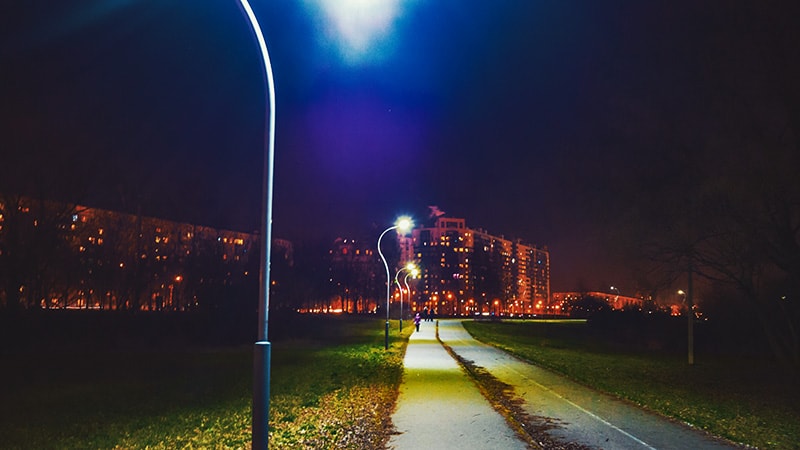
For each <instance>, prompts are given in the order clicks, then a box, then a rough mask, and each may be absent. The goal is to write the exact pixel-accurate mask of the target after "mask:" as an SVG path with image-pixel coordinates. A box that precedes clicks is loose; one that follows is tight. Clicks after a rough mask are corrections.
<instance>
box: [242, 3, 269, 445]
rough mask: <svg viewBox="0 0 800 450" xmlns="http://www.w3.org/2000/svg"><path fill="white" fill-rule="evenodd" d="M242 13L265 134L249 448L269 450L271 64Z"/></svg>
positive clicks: (256, 28)
mask: <svg viewBox="0 0 800 450" xmlns="http://www.w3.org/2000/svg"><path fill="white" fill-rule="evenodd" d="M239 3H240V5H241V7H242V11H243V12H244V14H245V16H247V19H248V21H249V22H250V26H251V27H252V29H253V33H254V34H255V38H256V41H257V42H258V48H259V50H260V51H261V57H262V60H263V64H264V74H263V75H264V77H265V78H266V80H265V81H266V84H267V103H268V105H269V106H268V110H267V119H266V122H267V127H266V128H267V131H266V136H265V141H266V145H265V149H264V176H263V182H262V183H263V184H262V204H263V205H264V211H263V214H262V217H261V264H260V270H259V276H258V279H259V302H258V341H257V342H256V343H255V346H254V350H253V353H254V354H253V423H252V426H253V431H252V448H253V449H254V450H255V449H267V448H269V381H270V380H269V378H270V363H271V362H270V358H271V344H270V342H269V340H268V338H269V333H268V326H269V286H270V273H269V268H270V267H269V265H270V254H271V245H272V185H273V168H274V159H275V158H274V155H275V83H274V80H273V78H272V64H271V63H270V59H269V52H268V51H267V44H266V41H265V40H264V34H263V33H262V32H261V25H259V23H258V20H257V19H256V16H255V13H253V9H252V8H251V7H250V3H249V2H248V1H247V0H239Z"/></svg>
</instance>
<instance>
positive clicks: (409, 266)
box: [394, 262, 417, 331]
mask: <svg viewBox="0 0 800 450" xmlns="http://www.w3.org/2000/svg"><path fill="white" fill-rule="evenodd" d="M404 270H405V271H408V274H406V278H405V279H404V280H403V281H404V282H405V285H406V291H408V275H411V273H412V272H413V271H416V270H417V266H416V264H414V263H413V262H410V263H408V264H406V265H405V267H401V268H400V270H398V271H397V273H395V274H394V283H395V284H396V285H397V289H399V290H400V331H403V287H402V286H400V281H399V280H398V279H397V278H398V277H399V276H400V272H402V271H404ZM410 300H411V296H410V292H409V301H410ZM409 304H410V303H409Z"/></svg>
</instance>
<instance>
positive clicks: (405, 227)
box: [378, 216, 414, 350]
mask: <svg viewBox="0 0 800 450" xmlns="http://www.w3.org/2000/svg"><path fill="white" fill-rule="evenodd" d="M413 227H414V222H413V221H412V220H411V218H410V217H408V216H402V217H400V218H398V219H397V221H395V223H394V225H392V226H391V227H389V228H387V229H385V230H383V233H381V235H380V236H379V237H378V254H379V255H380V256H381V260H382V261H383V266H384V267H385V268H386V333H385V334H386V336H385V339H384V349H385V350H389V300H390V296H391V292H390V291H391V287H392V278H391V275H390V274H389V264H388V263H387V262H386V258H385V257H384V256H383V252H382V251H381V239H383V236H384V235H385V234H386V233H388V232H389V231H391V230H397V233H398V234H406V233H408V232H409V231H410V230H411V228H413Z"/></svg>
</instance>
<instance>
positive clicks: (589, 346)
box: [464, 321, 800, 449]
mask: <svg viewBox="0 0 800 450" xmlns="http://www.w3.org/2000/svg"><path fill="white" fill-rule="evenodd" d="M464 326H465V327H466V328H467V330H468V331H469V332H470V333H471V334H472V335H473V336H475V337H476V338H477V339H479V340H481V341H483V342H486V343H489V344H492V345H495V346H497V347H500V348H503V349H505V350H507V351H509V352H511V353H514V354H516V355H518V356H520V357H522V358H524V359H527V360H530V361H533V362H535V363H537V364H539V365H541V366H544V367H547V368H549V369H551V370H553V371H555V372H559V373H562V374H564V375H566V376H567V377H569V378H571V379H573V380H576V381H578V382H580V383H583V384H585V385H588V386H591V387H594V388H596V389H598V390H601V391H605V392H608V393H611V394H614V395H616V396H619V397H621V398H624V399H628V400H630V401H632V402H634V403H637V404H639V405H642V406H645V407H647V408H649V409H652V410H654V411H658V412H660V413H663V414H665V415H667V416H670V417H674V418H676V419H678V420H681V421H684V422H688V423H690V424H692V425H694V426H696V427H699V428H702V429H705V430H708V431H709V432H711V433H713V434H716V435H718V436H723V437H726V438H728V439H730V440H732V441H734V442H740V443H745V444H747V445H751V446H755V447H758V448H774V449H797V448H798V445H800V402H798V400H800V395H799V394H798V390H799V389H798V385H797V382H796V380H795V379H794V378H792V376H791V374H789V373H786V372H785V371H782V370H780V369H779V368H778V367H777V366H774V365H772V364H770V363H768V362H766V361H764V360H761V359H759V360H754V359H744V358H735V357H732V356H727V357H720V356H710V355H705V354H698V355H697V357H696V364H695V365H693V366H689V365H688V364H687V363H686V357H685V356H684V355H680V354H675V353H670V352H663V351H645V350H641V349H633V348H628V349H626V348H624V347H621V346H620V345H619V343H618V342H613V343H612V342H610V341H609V340H606V339H604V336H603V335H602V334H598V333H595V332H593V331H592V330H591V328H590V327H589V326H588V325H587V324H586V323H585V322H578V323H546V322H492V323H485V322H469V321H468V322H465V323H464Z"/></svg>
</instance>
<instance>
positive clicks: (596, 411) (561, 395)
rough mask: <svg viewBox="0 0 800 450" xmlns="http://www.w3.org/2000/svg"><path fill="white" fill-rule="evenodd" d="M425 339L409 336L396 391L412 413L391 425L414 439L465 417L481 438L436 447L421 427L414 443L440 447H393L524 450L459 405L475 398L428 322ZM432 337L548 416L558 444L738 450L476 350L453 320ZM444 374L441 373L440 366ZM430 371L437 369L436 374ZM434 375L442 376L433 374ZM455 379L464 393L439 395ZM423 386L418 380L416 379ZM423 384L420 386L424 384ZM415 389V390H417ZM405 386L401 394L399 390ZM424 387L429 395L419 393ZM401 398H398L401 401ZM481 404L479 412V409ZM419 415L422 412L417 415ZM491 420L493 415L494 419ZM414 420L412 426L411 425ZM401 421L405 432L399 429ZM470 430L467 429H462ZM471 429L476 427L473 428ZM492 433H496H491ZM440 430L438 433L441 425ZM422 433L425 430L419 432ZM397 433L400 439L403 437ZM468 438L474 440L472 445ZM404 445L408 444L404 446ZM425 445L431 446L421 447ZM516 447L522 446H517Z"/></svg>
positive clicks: (472, 405)
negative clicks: (471, 419)
mask: <svg viewBox="0 0 800 450" xmlns="http://www.w3.org/2000/svg"><path fill="white" fill-rule="evenodd" d="M423 325H425V326H426V328H427V329H426V330H423V331H424V333H419V335H415V336H413V337H412V338H413V340H412V341H410V342H409V347H408V350H407V351H408V353H407V354H406V364H409V365H407V366H406V378H405V380H404V385H403V387H401V394H400V399H399V406H400V407H401V408H406V407H409V406H410V405H409V404H411V403H413V411H417V412H418V413H417V415H416V416H413V411H412V416H411V417H403V416H404V415H406V414H408V413H407V412H405V411H404V412H403V415H401V414H399V413H400V412H401V410H400V408H399V409H398V415H396V416H395V417H393V419H395V418H396V419H398V420H399V419H401V418H402V419H403V422H395V423H396V425H398V428H399V429H400V430H401V431H405V430H410V432H411V433H413V432H414V431H415V429H416V427H418V426H420V425H419V422H425V421H430V423H432V424H447V425H448V426H451V421H452V426H455V427H457V428H462V427H463V426H464V425H463V423H465V422H458V421H463V420H464V419H465V418H467V417H469V416H470V415H471V414H478V415H479V417H481V418H482V419H486V420H487V421H486V422H483V421H482V422H481V424H480V426H481V427H482V428H481V429H482V435H483V436H484V439H483V440H480V441H478V440H477V437H472V436H470V435H466V436H465V437H467V439H468V442H467V443H466V444H462V443H461V442H458V441H456V442H455V443H454V445H452V446H449V445H445V446H443V445H442V442H443V441H444V439H446V438H448V439H449V436H448V435H447V434H445V433H443V432H442V430H441V429H440V430H438V431H437V430H435V429H427V428H421V426H420V430H419V431H420V434H421V436H420V438H423V437H425V436H424V435H425V434H428V433H433V434H434V435H436V436H439V437H440V439H441V440H440V441H438V444H439V445H433V446H431V445H419V446H418V445H414V443H413V442H411V443H410V444H409V445H403V446H398V447H397V448H398V449H406V448H408V449H410V448H484V449H489V448H524V446H523V447H514V446H513V444H512V445H506V444H503V443H501V441H499V440H495V441H493V440H491V438H487V437H494V438H495V439H500V438H499V436H504V437H503V438H504V439H509V441H511V440H512V439H513V434H511V436H512V437H508V438H506V437H505V436H506V435H507V433H511V432H510V430H508V427H507V426H506V424H505V422H504V421H503V420H502V419H501V418H499V416H498V417H497V418H496V422H495V423H496V425H491V422H489V421H488V419H489V416H492V415H491V414H490V412H488V411H486V408H490V407H489V405H488V403H487V402H486V401H483V402H480V401H479V399H472V398H471V397H470V398H471V400H470V401H469V402H466V401H465V402H463V403H462V399H461V398H458V397H462V396H465V395H466V392H469V393H471V394H474V395H476V396H479V395H480V394H479V393H478V391H477V389H476V388H475V387H474V385H473V384H472V382H471V381H470V380H468V379H466V375H465V374H464V373H463V372H461V371H460V370H456V369H457V368H458V366H457V365H456V363H455V361H454V360H453V359H452V358H451V357H450V356H449V354H448V353H447V352H446V351H445V350H444V349H443V348H442V346H441V344H439V342H437V340H436V337H435V334H434V333H435V330H434V327H435V324H433V323H425V324H423ZM439 337H440V338H441V340H442V341H443V342H445V343H446V344H447V345H448V346H450V347H451V348H452V349H453V351H454V352H455V353H457V354H458V355H459V356H460V357H462V358H464V359H467V360H470V361H473V362H474V363H475V364H476V365H477V366H481V367H483V368H485V369H487V370H488V371H489V372H490V373H492V375H494V376H495V377H497V378H498V379H499V380H500V381H502V382H504V383H507V384H510V385H512V386H514V388H515V389H514V390H515V392H516V394H517V395H518V396H519V397H520V398H521V399H522V400H523V405H522V406H523V408H524V409H525V410H526V411H527V412H528V413H529V414H531V415H533V416H539V417H548V418H550V419H551V420H552V421H553V424H555V425H556V428H555V429H553V430H550V432H549V434H550V435H551V436H552V437H554V438H556V439H558V440H560V441H561V442H570V443H576V444H582V445H584V446H587V447H590V448H599V449H636V450H639V449H642V450H644V449H647V450H653V449H693V450H700V449H703V450H712V449H713V450H720V449H732V448H738V447H737V446H735V445H733V444H730V443H728V442H723V441H720V440H718V439H716V438H714V437H712V436H709V435H708V434H706V433H704V432H702V431H699V430H696V429H693V428H691V427H689V426H687V425H685V424H682V423H678V422H675V421H672V420H669V419H665V418H664V417H661V416H658V415H655V414H651V413H649V412H646V411H644V410H642V409H641V408H638V407H636V406H634V405H632V404H630V403H626V402H622V401H619V400H617V399H616V398H613V397H610V396H608V395H605V394H601V393H599V392H597V391H594V390H592V389H588V388H586V387H584V386H581V385H578V384H576V383H573V382H570V381H569V380H566V379H565V378H564V377H561V376H559V375H557V374H555V373H552V372H549V371H546V370H544V369H541V368H539V367H537V366H535V365H533V364H529V363H527V362H524V361H521V360H519V359H517V358H514V357H512V356H510V355H509V354H508V353H505V352H503V351H501V350H498V349H496V348H494V347H491V346H488V345H485V344H482V343H480V342H478V341H476V340H475V339H473V338H472V336H470V334H469V333H467V331H466V330H465V329H464V327H463V326H462V325H461V321H458V320H442V321H440V322H439ZM445 366H446V367H448V368H449V369H448V370H446V371H445V369H444V367H445ZM434 367H442V369H440V371H439V372H436V371H435V370H434V369H433V368H434ZM437 374H441V375H437ZM445 374H448V376H449V377H452V378H453V379H454V380H457V381H458V382H459V383H460V384H461V385H463V387H462V388H461V389H464V391H465V393H462V392H461V391H447V390H443V391H441V392H440V391H438V390H439V389H443V388H444V389H446V388H445V387H444V384H445V383H447V382H449V381H446V380H448V379H449V378H446V377H445ZM425 376H427V377H428V378H429V379H433V380H435V381H436V383H435V384H431V383H430V382H426V381H424V377H425ZM419 379H422V380H423V381H421V382H419V381H418V380H419ZM425 383H427V384H425ZM420 384H422V386H420ZM404 388H405V389H404ZM426 388H427V389H428V390H427V391H426ZM404 394H405V398H404ZM426 394H427V396H426ZM432 399H435V401H436V402H437V403H438V404H439V405H441V404H442V403H444V404H451V405H452V407H453V409H455V410H456V411H455V415H453V416H450V414H453V413H452V412H449V410H447V409H442V408H441V407H440V408H439V409H434V410H430V411H431V412H430V413H428V412H427V411H429V409H428V407H427V401H428V400H432ZM479 405H480V406H479ZM419 411H424V412H422V413H419ZM495 416H496V414H495ZM492 417H494V416H492ZM415 419H416V420H415ZM400 423H403V427H404V428H400V426H399V425H400ZM468 426H472V425H468ZM476 426H477V425H476ZM495 427H496V428H495ZM441 428H444V427H441ZM422 430H424V432H423V431H422ZM402 436H403V435H400V436H399V437H402ZM471 439H476V440H475V441H471V442H470V440H471ZM406 442H409V441H406ZM424 442H425V444H427V443H429V442H431V441H424ZM518 445H522V444H518Z"/></svg>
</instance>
